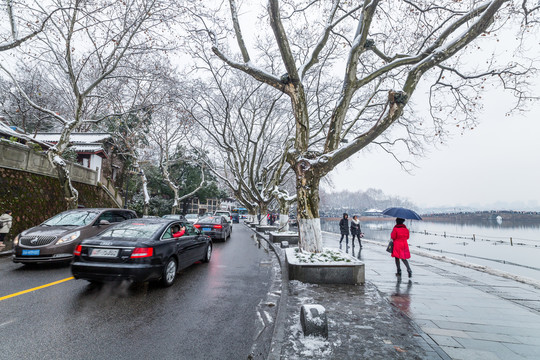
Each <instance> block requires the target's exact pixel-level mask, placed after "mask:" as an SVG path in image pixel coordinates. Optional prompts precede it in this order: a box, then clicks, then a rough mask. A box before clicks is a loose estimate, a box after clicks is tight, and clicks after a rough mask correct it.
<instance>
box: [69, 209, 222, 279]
mask: <svg viewBox="0 0 540 360" xmlns="http://www.w3.org/2000/svg"><path fill="white" fill-rule="evenodd" d="M182 228H185V230H183V231H182V230H181V229H182ZM74 256H75V257H74V260H73V262H72V264H71V272H72V273H73V276H74V277H75V278H76V279H85V280H89V281H90V282H104V281H115V280H132V281H135V282H144V281H153V280H160V281H161V283H162V284H163V285H164V286H171V285H172V284H173V282H174V280H175V278H176V275H177V273H178V271H179V270H181V269H184V268H186V267H188V266H190V265H192V264H193V263H195V262H197V261H203V262H209V261H210V258H211V256H212V240H211V239H210V237H208V236H206V235H201V232H200V231H199V230H197V229H195V228H194V227H193V225H191V224H190V223H188V222H187V221H186V222H181V221H178V220H172V219H170V220H169V219H133V220H128V221H124V222H122V223H120V224H118V225H115V226H112V227H110V228H108V229H107V230H106V231H104V232H102V233H100V234H98V235H97V236H94V237H91V238H88V239H86V240H84V241H82V242H81V244H80V245H78V246H77V247H76V249H75V252H74Z"/></svg>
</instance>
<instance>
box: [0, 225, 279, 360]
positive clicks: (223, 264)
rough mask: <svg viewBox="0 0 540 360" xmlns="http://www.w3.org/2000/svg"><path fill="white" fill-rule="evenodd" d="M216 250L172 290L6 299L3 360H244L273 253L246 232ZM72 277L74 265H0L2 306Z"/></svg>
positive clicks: (146, 287)
mask: <svg viewBox="0 0 540 360" xmlns="http://www.w3.org/2000/svg"><path fill="white" fill-rule="evenodd" d="M214 245H215V246H214V252H213V256H212V259H211V261H210V263H209V264H203V263H196V264H194V265H193V266H191V267H189V268H188V269H186V270H184V271H182V272H181V274H180V275H179V277H177V279H176V282H175V283H174V285H173V286H171V287H170V288H161V287H159V286H158V285H154V284H147V283H146V284H132V285H129V284H120V285H119V284H115V285H113V284H109V285H105V286H103V287H94V286H91V285H89V283H88V282H87V281H84V280H66V281H64V282H61V283H58V284H54V285H51V286H48V287H44V288H40V289H36V290H33V291H30V292H27V293H24V294H21V295H18V296H14V297H11V298H6V299H4V300H0V359H18V360H22V359H38V358H39V359H42V360H45V359H130V360H134V359H156V360H157V359H246V358H247V356H248V354H249V353H250V350H251V345H252V343H253V338H254V336H255V333H256V322H257V311H256V307H257V305H258V304H259V303H260V302H261V301H262V299H264V298H265V296H266V294H267V292H268V288H269V282H270V277H271V266H270V260H271V258H270V254H268V253H267V252H266V251H265V250H263V249H262V248H259V246H258V244H257V243H256V241H255V240H254V239H253V238H252V232H251V231H250V230H248V229H247V228H245V227H244V226H243V225H238V224H235V225H234V230H233V233H232V236H231V239H230V240H228V241H227V242H226V243H221V242H218V243H215V244H214ZM70 277H71V272H70V268H69V266H34V267H27V266H23V265H20V264H14V263H13V262H12V261H11V258H9V257H5V258H0V299H1V298H2V297H6V296H7V295H11V294H15V293H18V292H21V291H24V290H28V289H34V288H36V287H39V286H42V285H47V284H50V283H53V282H56V281H59V280H64V279H68V278H70Z"/></svg>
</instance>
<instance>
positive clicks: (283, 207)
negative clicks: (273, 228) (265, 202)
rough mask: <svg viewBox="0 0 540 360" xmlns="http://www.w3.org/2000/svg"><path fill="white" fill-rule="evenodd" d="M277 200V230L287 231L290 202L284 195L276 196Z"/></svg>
mask: <svg viewBox="0 0 540 360" xmlns="http://www.w3.org/2000/svg"><path fill="white" fill-rule="evenodd" d="M278 202H279V229H278V231H279V232H286V231H289V210H290V209H291V203H290V202H289V201H287V200H286V199H285V198H284V197H278Z"/></svg>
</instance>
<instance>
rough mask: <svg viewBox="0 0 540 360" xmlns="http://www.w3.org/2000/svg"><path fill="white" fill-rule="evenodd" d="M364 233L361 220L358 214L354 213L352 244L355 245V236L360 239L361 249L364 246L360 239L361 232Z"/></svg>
mask: <svg viewBox="0 0 540 360" xmlns="http://www.w3.org/2000/svg"><path fill="white" fill-rule="evenodd" d="M361 233H362V230H361V229H360V220H358V216H356V215H354V216H353V217H352V220H351V235H352V240H351V241H352V246H353V247H354V237H355V236H356V238H357V239H358V245H360V249H361V248H362V242H361V241H360V234H361Z"/></svg>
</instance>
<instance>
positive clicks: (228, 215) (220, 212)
mask: <svg viewBox="0 0 540 360" xmlns="http://www.w3.org/2000/svg"><path fill="white" fill-rule="evenodd" d="M214 215H216V216H217V215H221V216H223V217H224V218H225V219H227V222H228V223H229V224H230V225H231V229H232V226H233V222H232V215H231V212H230V211H227V210H216V211H214Z"/></svg>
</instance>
